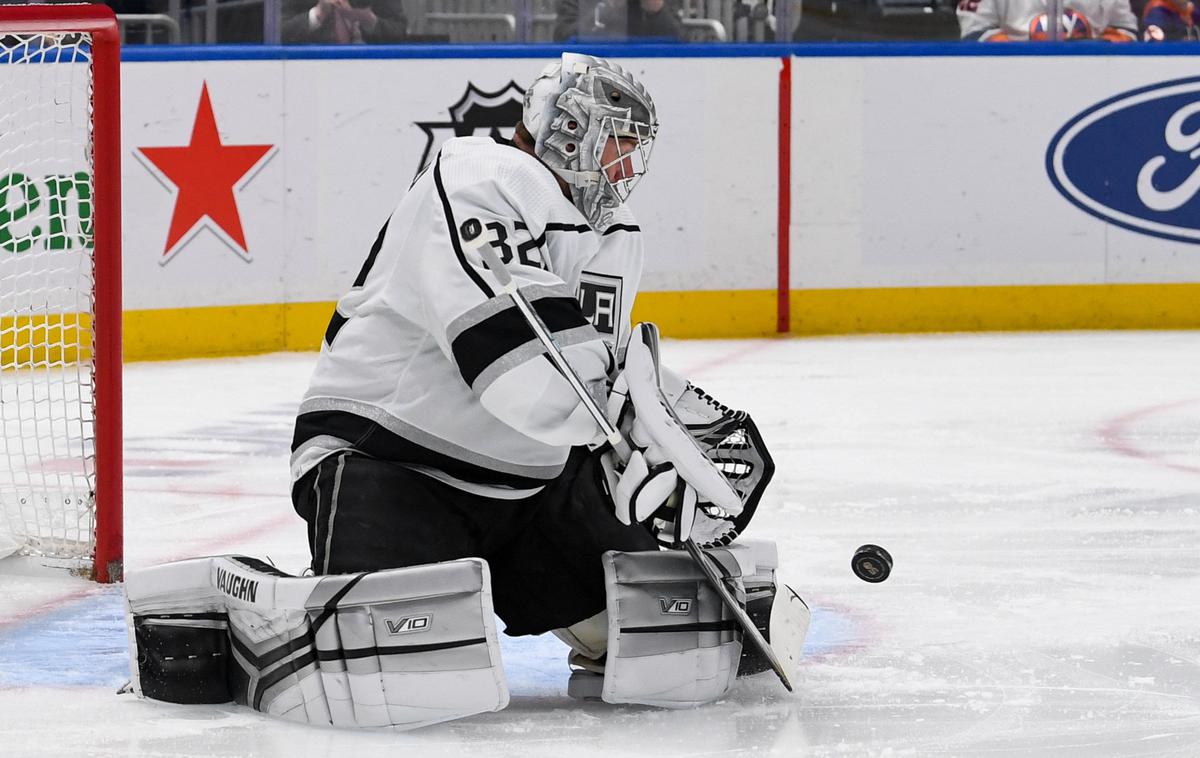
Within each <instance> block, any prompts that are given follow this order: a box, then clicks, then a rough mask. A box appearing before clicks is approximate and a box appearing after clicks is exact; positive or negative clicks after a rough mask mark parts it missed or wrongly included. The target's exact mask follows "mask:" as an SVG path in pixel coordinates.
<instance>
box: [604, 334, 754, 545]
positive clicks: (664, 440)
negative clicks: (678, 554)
mask: <svg viewBox="0 0 1200 758" xmlns="http://www.w3.org/2000/svg"><path fill="white" fill-rule="evenodd" d="M657 340H658V333H657V328H656V327H655V326H654V325H653V324H639V325H638V326H636V327H635V328H634V330H633V334H632V336H631V337H630V340H629V344H628V347H627V350H626V356H625V370H624V371H623V372H622V374H621V375H620V376H619V377H618V378H617V380H616V383H615V384H614V386H613V391H612V393H611V394H610V396H609V402H608V416H609V419H610V420H611V421H612V423H613V424H614V425H615V426H616V427H617V428H618V429H620V430H621V432H622V434H623V435H624V436H625V438H626V439H627V440H628V441H629V442H630V445H631V446H632V447H633V452H632V455H631V456H630V459H629V460H628V461H627V462H624V463H622V462H621V461H619V460H617V458H616V455H615V452H613V451H609V452H607V453H605V455H604V457H603V459H602V460H603V464H604V469H605V473H606V475H607V478H608V485H609V493H610V495H611V496H612V500H613V505H614V508H615V510H616V515H617V518H618V519H620V521H621V522H622V523H625V524H633V523H639V524H645V525H647V526H648V527H649V528H650V530H651V531H652V532H653V533H654V534H655V536H656V537H657V538H658V540H659V541H660V542H661V543H663V544H665V545H668V546H676V545H678V544H679V543H681V542H683V541H684V540H687V539H688V538H689V537H692V538H695V539H696V540H697V542H699V543H701V544H702V546H711V545H724V544H728V543H729V542H731V541H732V540H733V538H734V537H736V536H737V534H738V531H739V529H740V528H741V527H744V524H745V521H747V520H748V518H749V516H748V515H747V517H746V519H744V520H742V522H741V526H739V525H738V522H737V521H735V519H738V518H739V517H740V516H741V515H742V514H743V513H744V512H745V510H746V507H747V506H749V508H750V510H751V511H753V507H754V505H756V504H757V501H758V497H759V496H760V495H761V492H762V490H763V489H764V488H765V486H766V482H767V480H768V479H769V478H770V472H771V467H770V459H769V458H767V457H766V454H765V450H762V451H761V453H760V456H759V457H757V458H756V459H755V462H756V463H757V464H758V465H753V466H749V465H746V466H742V469H743V470H741V471H740V472H727V471H725V468H726V467H725V466H723V465H722V464H723V463H725V462H726V461H725V460H724V459H723V457H724V456H726V454H727V452H728V446H727V445H726V446H725V447H724V448H723V447H722V446H723V442H724V440H726V438H727V437H728V436H729V433H730V428H729V427H730V424H731V423H734V424H741V425H743V426H744V425H746V424H748V425H749V426H750V427H751V428H752V427H753V424H752V423H750V422H749V417H747V416H746V415H745V414H734V413H732V412H730V411H729V409H727V408H725V407H724V406H720V405H718V404H715V403H714V402H712V401H711V399H709V403H707V404H704V403H700V404H697V403H682V404H683V405H686V406H689V408H687V409H686V410H687V411H690V413H689V415H691V416H695V417H696V418H694V419H692V420H696V421H700V422H701V423H698V424H696V425H694V427H693V425H690V424H689V425H686V426H685V424H684V423H683V422H682V421H681V420H680V418H679V417H678V416H677V415H676V413H675V412H674V411H673V410H672V407H671V400H670V399H668V398H667V397H666V396H664V394H663V388H662V385H661V380H660V372H659V366H658V355H657ZM691 394H696V395H697V397H700V396H701V395H700V394H699V393H698V390H695V388H692V387H691V386H690V385H689V386H688V387H687V388H686V391H681V392H680V393H677V394H676V397H675V401H676V405H680V404H681V403H680V400H681V399H684V400H686V399H687V398H681V395H687V396H688V397H690V395H691ZM703 397H704V398H707V396H703ZM706 405H707V406H711V407H705V406H706ZM691 406H694V407H691ZM713 408H716V409H718V410H717V413H716V414H715V415H714V414H713V413H711V411H712V409H713ZM693 430H694V431H693ZM743 438H744V435H743ZM754 438H755V440H756V441H758V443H759V446H760V448H761V440H758V437H757V430H755V431H754ZM698 442H699V444H698ZM706 443H707V444H706ZM764 460H765V464H766V465H762V464H763V462H764ZM718 466H721V468H718ZM750 468H753V474H754V475H753V476H752V477H750V479H752V481H753V486H752V487H751V488H750V489H749V490H747V491H746V492H743V491H742V486H736V487H735V486H734V485H735V484H739V485H744V484H745V483H746V482H745V481H742V480H745V479H746V478H747V477H746V476H745V474H746V470H748V469H750ZM731 473H733V474H734V475H733V476H731V475H730V474H731ZM672 495H674V497H672Z"/></svg>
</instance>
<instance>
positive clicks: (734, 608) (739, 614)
mask: <svg viewBox="0 0 1200 758" xmlns="http://www.w3.org/2000/svg"><path fill="white" fill-rule="evenodd" d="M481 242H482V238H481ZM476 249H477V250H478V252H479V254H480V255H481V256H482V257H483V262H484V265H486V266H487V267H488V270H490V271H491V272H492V275H493V276H495V277H496V280H497V281H498V282H499V283H500V294H504V295H508V296H509V298H510V299H511V300H512V302H513V305H515V306H516V308H517V310H518V311H519V312H520V313H521V316H522V317H523V318H524V319H525V321H526V323H528V324H529V328H530V329H532V330H533V333H534V335H535V336H536V337H537V338H538V341H539V342H541V343H542V345H543V346H544V347H545V348H546V354H547V355H548V356H549V358H550V361H551V362H552V363H553V364H554V366H555V368H557V369H558V370H559V372H560V373H562V375H563V377H564V378H565V379H566V380H567V382H568V383H569V384H570V385H571V389H573V390H574V391H575V394H577V395H578V396H579V400H580V402H582V403H583V406H584V408H586V409H587V411H588V413H590V414H591V416H592V418H593V419H594V420H595V422H596V424H597V425H599V427H600V431H601V432H603V433H604V437H605V439H607V440H608V443H609V444H610V445H612V447H613V450H614V451H615V452H616V454H617V456H618V457H620V458H621V460H622V461H627V460H629V456H630V454H631V450H630V448H629V443H628V442H626V441H625V438H624V437H623V436H622V435H621V433H620V432H619V431H617V429H616V427H614V426H613V424H612V423H611V422H610V421H609V420H608V416H606V415H605V413H604V411H602V410H601V409H600V406H598V405H597V404H596V400H595V398H593V397H592V395H591V393H589V392H588V391H587V388H586V387H584V386H583V382H582V381H580V379H579V377H578V376H577V375H576V374H575V370H574V369H572V368H571V366H570V364H568V363H567V359H566V358H565V357H563V354H562V350H560V349H559V347H558V345H557V344H556V343H555V342H554V338H553V337H552V336H551V335H550V330H549V329H547V328H546V325H545V324H544V323H542V320H541V318H540V317H539V316H538V315H537V313H536V312H535V311H534V310H533V306H532V305H530V304H529V301H528V300H526V299H525V295H523V294H522V293H521V291H520V290H519V289H518V288H517V285H516V282H514V281H513V278H512V274H510V273H509V272H508V269H507V268H505V266H504V264H503V263H501V262H500V258H499V256H498V255H496V251H495V250H494V249H492V247H491V245H489V244H487V243H486V242H483V243H482V244H479V245H478V246H477V247H476ZM657 335H658V332H657V329H656V330H655V331H654V344H652V345H650V348H651V350H652V352H653V354H654V356H655V357H656V358H657V356H658V344H657ZM660 392H661V390H660ZM667 407H668V408H670V406H669V405H667ZM683 547H684V549H686V550H687V552H688V555H690V556H691V557H692V560H693V561H695V563H696V566H697V567H699V569H700V571H701V573H703V574H704V577H705V579H707V580H708V583H709V584H710V585H712V588H713V590H715V591H716V593H717V596H718V597H720V598H721V602H722V603H723V604H724V605H725V607H726V608H728V609H729V611H730V612H731V613H733V615H734V618H735V619H737V622H738V626H740V627H741V629H742V634H743V635H744V636H745V637H749V638H750V641H751V642H752V643H753V644H754V647H755V648H757V649H758V652H759V653H761V654H762V656H763V657H764V658H766V659H767V662H768V663H769V664H770V665H771V669H772V670H773V671H774V672H775V675H776V676H777V677H779V681H780V682H781V683H782V684H783V686H784V688H785V689H786V690H787V691H788V692H792V683H791V681H790V680H789V679H788V675H787V672H786V671H784V668H783V664H782V663H780V661H779V657H778V656H776V655H775V651H774V650H772V649H771V645H770V643H768V642H767V640H766V639H765V638H764V637H763V635H762V632H760V631H759V630H758V627H757V626H755V625H754V621H752V620H751V619H750V615H749V614H748V613H746V609H745V608H743V607H742V606H741V604H739V603H738V601H737V599H736V598H734V596H733V595H732V594H731V593H730V592H729V588H728V587H726V586H725V582H724V581H723V580H722V578H721V577H720V575H718V573H717V570H716V569H715V568H714V567H713V565H712V560H711V559H710V558H709V557H708V556H707V555H705V554H704V551H702V550H701V549H700V548H699V546H697V545H696V543H695V542H694V541H693V540H692V539H691V538H690V537H689V538H688V539H686V540H684V541H683Z"/></svg>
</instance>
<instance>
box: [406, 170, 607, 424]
mask: <svg viewBox="0 0 1200 758" xmlns="http://www.w3.org/2000/svg"><path fill="white" fill-rule="evenodd" d="M495 169H496V171H495V173H492V174H481V173H480V172H479V171H478V170H477V169H476V167H475V166H473V165H472V164H471V162H470V161H469V160H466V159H463V158H461V157H460V156H458V155H456V154H455V153H454V152H453V151H448V154H444V155H441V156H439V157H438V159H437V162H436V163H435V165H434V168H433V171H434V177H433V179H434V182H435V184H436V185H437V194H438V199H439V202H438V203H437V204H436V206H435V207H434V208H433V213H434V215H435V219H434V223H433V225H432V226H433V228H440V229H443V230H445V234H444V235H441V238H440V239H438V238H434V239H431V240H429V243H430V244H429V246H428V247H427V254H425V255H423V256H421V258H420V259H419V260H420V262H419V268H418V270H417V271H416V272H414V273H415V275H416V284H417V292H418V293H419V295H420V301H421V310H422V317H423V325H424V327H425V328H426V329H427V330H428V332H429V334H430V335H432V336H433V338H434V339H436V340H437V343H438V346H439V347H440V348H441V350H442V352H443V353H444V354H445V355H446V357H447V358H448V359H450V360H451V361H452V362H453V363H454V364H455V365H456V366H457V368H458V370H459V373H460V374H461V375H462V378H463V380H464V381H466V383H467V384H468V385H469V386H470V387H471V389H472V391H473V392H474V393H475V394H476V395H477V396H478V397H479V399H480V402H481V403H482V404H483V407H484V408H485V409H486V410H487V411H488V412H490V413H491V414H493V415H494V416H496V418H498V419H500V420H501V421H503V422H504V423H505V424H507V425H509V426H511V427H513V428H514V429H516V430H517V431H519V432H521V433H522V434H525V435H527V436H529V437H532V438H533V439H536V440H538V441H539V442H542V443H545V444H548V445H579V444H583V443H586V442H588V441H589V440H591V439H592V438H593V437H595V436H596V435H597V434H598V430H597V428H596V424H595V421H593V420H592V418H591V416H590V415H589V414H588V413H587V411H586V409H585V408H584V407H583V405H582V403H581V402H580V400H579V398H578V396H577V395H576V393H575V391H574V390H573V389H572V388H571V385H570V384H569V383H568V382H567V380H566V379H565V378H564V377H563V376H562V375H561V374H560V373H559V372H558V370H557V369H556V368H555V367H554V365H553V364H552V363H551V362H550V361H549V360H547V359H546V356H545V355H544V348H543V346H542V344H541V343H540V342H539V341H538V339H537V338H536V336H535V335H534V333H533V330H532V329H531V328H530V327H529V326H528V324H527V323H526V322H525V320H524V317H523V316H522V315H521V313H520V311H519V310H518V309H517V308H516V306H515V305H514V303H513V302H512V300H511V298H509V297H508V296H505V295H500V294H499V290H500V286H499V283H498V281H497V279H496V277H495V276H494V274H493V273H492V272H491V271H489V270H488V269H487V266H486V265H485V264H484V262H483V256H482V255H481V253H480V248H481V247H482V246H484V245H488V246H491V247H492V248H493V249H495V251H496V254H497V256H498V257H499V258H500V259H501V261H502V262H503V263H504V265H505V266H506V267H507V268H508V270H509V273H510V274H511V275H512V277H513V280H514V282H516V284H517V285H518V288H519V290H520V292H521V293H522V294H523V295H524V296H525V299H526V300H528V301H529V302H530V304H531V305H532V306H533V310H534V311H535V312H536V313H537V315H538V317H539V318H540V319H541V321H542V323H544V324H545V325H546V327H547V328H548V329H549V330H550V333H551V335H552V336H553V338H554V341H555V342H556V344H558V345H559V346H560V347H561V348H563V354H564V357H565V358H566V359H567V362H568V363H569V364H570V365H571V367H572V369H574V371H575V373H576V374H577V375H578V376H579V378H580V379H581V380H582V381H583V383H584V384H585V385H591V386H595V387H603V384H604V382H605V380H606V379H607V376H608V373H609V371H610V369H611V367H612V365H613V359H612V357H611V355H610V353H609V350H608V348H607V347H606V345H605V343H604V341H603V339H602V338H601V336H600V335H599V334H598V333H597V332H596V330H595V329H594V328H592V326H591V325H590V324H589V323H588V321H587V319H586V318H585V317H584V315H583V311H582V310H581V307H580V304H579V301H578V300H576V299H575V293H574V292H572V290H571V288H570V287H568V286H567V284H566V281H565V280H564V277H563V274H566V275H568V276H569V275H571V273H573V272H562V273H559V272H558V271H556V270H554V269H555V267H556V264H559V263H563V262H565V261H567V260H571V259H573V258H574V256H564V257H563V258H562V259H561V260H555V258H556V257H557V256H554V255H553V253H552V251H550V250H548V249H545V248H547V240H546V235H547V231H546V229H547V227H548V226H549V227H553V225H555V223H556V222H555V221H554V219H553V218H552V217H551V216H552V209H554V208H556V207H558V205H559V204H558V203H557V202H555V198H554V197H547V196H546V195H547V193H554V192H557V186H556V185H553V184H550V183H548V182H547V181H546V178H545V177H544V176H542V175H541V174H540V173H539V171H540V167H539V166H537V165H536V164H533V163H532V162H508V163H503V164H499V165H497V166H496V167H495ZM575 220H576V219H570V222H571V223H572V224H573V223H574V222H575ZM539 231H540V234H539V235H538V236H535V233H536V232H539ZM438 247H441V248H444V249H441V250H439V249H437V248H438Z"/></svg>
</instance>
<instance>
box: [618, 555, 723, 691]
mask: <svg viewBox="0 0 1200 758" xmlns="http://www.w3.org/2000/svg"><path fill="white" fill-rule="evenodd" d="M707 552H708V554H709V555H710V556H712V557H713V558H715V559H717V561H718V562H719V563H720V565H721V567H722V568H723V569H724V573H725V574H726V575H727V577H728V578H727V579H726V584H727V586H728V587H729V589H730V591H731V592H733V594H734V595H735V596H736V597H738V598H739V600H740V599H742V598H743V597H744V592H743V587H742V579H741V566H740V565H739V563H738V561H737V560H736V559H735V558H734V557H733V556H732V555H731V554H730V552H729V551H728V550H724V549H717V550H710V551H707ZM603 560H604V574H605V580H606V582H607V595H608V617H609V631H608V658H607V660H606V662H605V666H604V687H603V691H602V695H601V697H602V698H603V700H604V701H605V702H608V703H640V704H644V705H657V706H661V707H665V708H689V707H692V706H696V705H700V704H702V703H708V702H711V701H713V700H716V699H717V698H719V697H721V696H722V695H724V694H725V693H726V692H727V691H728V690H729V688H730V686H731V685H732V684H733V682H734V680H735V678H736V677H737V669H738V659H739V657H740V655H741V650H742V643H741V633H740V632H739V631H738V629H737V622H736V620H735V619H734V617H733V615H732V614H731V613H730V612H729V611H728V609H726V608H725V607H724V605H723V604H722V603H721V600H720V598H719V597H718V596H717V594H716V592H715V591H714V590H713V588H712V587H711V586H709V584H708V582H707V580H706V579H705V578H704V575H703V574H702V573H701V572H700V569H699V568H698V567H697V566H696V565H695V564H694V563H693V562H692V559H691V557H690V556H689V555H688V554H687V553H684V552H677V551H651V552H636V553H622V552H617V551H610V552H608V553H605V554H604V559H603Z"/></svg>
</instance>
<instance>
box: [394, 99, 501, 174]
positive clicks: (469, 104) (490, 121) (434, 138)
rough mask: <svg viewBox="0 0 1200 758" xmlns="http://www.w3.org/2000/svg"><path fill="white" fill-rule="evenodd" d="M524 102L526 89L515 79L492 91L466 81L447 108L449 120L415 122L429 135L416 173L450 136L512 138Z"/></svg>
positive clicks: (427, 163)
mask: <svg viewBox="0 0 1200 758" xmlns="http://www.w3.org/2000/svg"><path fill="white" fill-rule="evenodd" d="M524 103H525V88H524V87H522V86H520V85H519V84H517V83H516V82H514V81H510V82H509V83H508V84H506V85H504V86H503V87H501V88H500V89H498V90H496V91H495V92H487V91H485V90H482V89H480V88H479V87H476V86H475V84H474V83H473V82H468V83H467V91H466V92H464V93H463V95H462V97H460V98H459V99H458V102H456V103H454V104H453V105H451V106H450V108H449V111H450V120H449V121H418V122H416V124H417V126H419V127H421V131H423V132H425V136H426V137H427V138H428V139H427V140H426V142H425V152H423V153H422V154H421V162H420V163H418V164H417V172H418V173H420V171H421V169H423V168H425V166H427V165H429V161H430V160H431V159H432V158H433V156H434V155H435V154H436V153H437V151H438V149H439V148H441V146H442V143H443V142H445V141H446V140H448V139H451V138H452V137H472V136H478V137H493V138H497V137H498V138H501V139H512V136H513V131H514V130H515V129H516V126H517V122H518V121H520V120H521V111H522V109H523V108H524Z"/></svg>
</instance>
